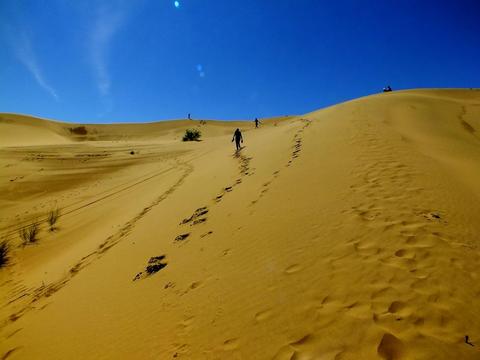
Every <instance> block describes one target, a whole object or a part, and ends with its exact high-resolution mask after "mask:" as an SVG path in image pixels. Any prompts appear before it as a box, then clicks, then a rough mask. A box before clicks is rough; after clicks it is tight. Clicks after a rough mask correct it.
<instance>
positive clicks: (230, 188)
mask: <svg viewBox="0 0 480 360" xmlns="http://www.w3.org/2000/svg"><path fill="white" fill-rule="evenodd" d="M224 190H225V191H226V192H230V191H232V190H233V189H232V187H231V186H227V187H226V188H225V189H224Z"/></svg>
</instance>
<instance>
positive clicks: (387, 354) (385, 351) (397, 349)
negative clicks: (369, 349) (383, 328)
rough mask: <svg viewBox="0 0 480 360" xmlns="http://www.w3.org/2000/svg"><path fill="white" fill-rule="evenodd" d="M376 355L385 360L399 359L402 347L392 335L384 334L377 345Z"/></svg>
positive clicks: (402, 351) (402, 350)
mask: <svg viewBox="0 0 480 360" xmlns="http://www.w3.org/2000/svg"><path fill="white" fill-rule="evenodd" d="M377 353H378V355H380V357H381V358H382V359H385V360H397V359H401V358H402V356H403V353H404V345H403V343H402V341H401V340H399V339H398V338H397V337H395V336H394V335H392V334H390V333H385V334H384V335H383V337H382V340H381V341H380V343H379V344H378V347H377Z"/></svg>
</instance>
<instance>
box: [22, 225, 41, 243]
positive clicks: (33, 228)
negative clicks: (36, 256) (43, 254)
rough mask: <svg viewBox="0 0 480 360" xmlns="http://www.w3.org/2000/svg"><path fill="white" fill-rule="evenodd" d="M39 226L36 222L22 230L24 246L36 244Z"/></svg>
mask: <svg viewBox="0 0 480 360" xmlns="http://www.w3.org/2000/svg"><path fill="white" fill-rule="evenodd" d="M38 230H39V228H38V224H37V223H36V222H34V223H32V224H31V225H29V226H27V227H24V228H22V229H20V238H21V239H22V240H23V244H24V245H27V244H33V243H34V242H36V241H37V240H38V239H37V235H38Z"/></svg>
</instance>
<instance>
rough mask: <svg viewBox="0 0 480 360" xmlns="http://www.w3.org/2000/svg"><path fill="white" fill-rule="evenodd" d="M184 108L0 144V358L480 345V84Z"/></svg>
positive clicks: (432, 350)
mask: <svg viewBox="0 0 480 360" xmlns="http://www.w3.org/2000/svg"><path fill="white" fill-rule="evenodd" d="M3 116H5V115H2V117H3ZM32 122H34V121H33V120H32ZM41 123H42V122H41V121H40V124H41ZM190 124H192V123H188V124H184V123H182V122H170V123H167V124H162V125H156V124H147V125H142V126H140V127H139V128H137V129H136V130H132V129H133V128H134V127H135V125H128V127H127V128H125V127H124V128H123V129H122V128H119V127H117V128H115V126H114V127H113V128H112V130H111V133H109V126H101V129H100V130H96V131H97V133H96V134H95V136H94V135H92V138H90V139H83V140H79V139H78V138H77V135H75V136H71V135H69V134H68V130H66V132H62V131H63V130H58V129H57V130H56V131H57V132H56V134H58V133H59V132H60V133H62V137H63V138H65V139H67V140H65V142H59V143H58V144H54V143H52V141H54V137H52V136H50V135H48V136H47V135H45V137H48V139H46V140H44V141H43V143H42V142H41V141H39V140H38V138H39V137H40V135H39V133H38V131H37V130H35V131H34V132H32V134H31V136H32V137H34V138H35V139H36V140H35V141H31V142H28V141H27V142H26V144H25V145H24V146H22V145H21V144H20V143H15V144H10V143H7V142H5V143H2V147H1V149H0V166H1V167H2V168H3V169H4V170H5V172H3V173H2V178H1V179H2V180H1V181H2V183H1V184H0V186H1V187H2V194H4V195H3V196H2V198H1V201H2V205H3V206H2V212H1V214H0V218H1V219H0V231H1V235H2V236H3V238H5V239H7V240H8V241H9V242H10V243H11V244H12V247H13V249H14V250H13V253H12V261H11V263H10V265H8V266H7V267H6V268H2V269H1V270H0V288H1V301H2V310H1V311H0V315H1V319H0V320H1V330H0V336H1V339H2V341H1V345H0V355H1V356H3V358H4V359H7V358H8V359H15V358H19V359H21V358H49V359H56V358H58V359H64V358H79V359H80V358H82V359H85V358H92V359H93V358H125V359H127V358H142V359H145V358H156V359H158V358H160V359H172V358H184V359H240V358H247V359H451V358H458V359H475V358H478V356H479V355H480V340H479V339H480V332H479V330H480V327H479V324H480V306H479V305H480V303H479V300H478V299H479V298H480V285H479V281H478V276H479V274H478V270H477V267H478V263H479V260H480V250H479V243H478V241H479V239H478V234H480V221H479V216H480V205H479V204H480V202H479V200H480V187H479V185H478V184H479V183H480V182H479V181H478V180H480V167H478V160H480V142H479V141H480V140H479V138H478V136H477V135H478V134H477V132H478V131H480V130H479V129H480V92H478V91H475V90H411V91H403V92H393V93H389V94H380V95H376V96H371V97H366V98H362V99H358V100H354V101H351V102H347V103H343V104H339V105H337V106H334V107H330V108H327V109H323V110H319V111H316V112H312V113H309V114H305V115H302V116H298V117H289V118H285V119H271V120H269V121H265V122H264V125H262V126H261V128H260V129H253V123H251V122H249V123H228V122H218V123H211V122H207V123H206V124H205V125H200V124H198V122H196V123H194V126H198V127H199V129H201V130H202V132H204V134H205V136H204V138H203V141H202V142H198V143H182V142H180V141H179V137H180V136H181V134H182V133H183V131H184V130H185V128H186V127H188V126H191V125H190ZM2 125H3V123H1V122H0V126H2ZM149 125H151V126H150V128H149ZM8 126H9V127H11V126H15V123H14V121H12V122H10V123H9V124H8ZM36 126H37V127H40V128H41V125H38V123H36ZM59 126H60V125H59ZM61 126H62V127H63V126H64V125H61ZM69 126H71V125H69ZM91 126H92V128H91V129H90V131H91V132H92V134H94V133H95V132H94V130H95V129H96V128H95V126H94V125H91ZM239 126H240V127H241V128H242V130H244V136H245V143H244V146H245V147H244V148H243V149H242V150H241V151H240V152H238V153H235V152H234V151H233V144H232V143H231V142H230V140H231V134H232V133H233V130H234V129H235V128H236V127H239ZM129 127H130V128H129ZM157 127H158V128H157ZM160 127H161V129H160ZM88 129H89V127H88V126H87V132H88V131H89V130H88ZM149 129H150V130H151V131H149ZM17 130H18V131H20V132H26V131H27V130H25V127H23V125H22V127H21V128H19V129H17ZM130 130H131V131H130ZM42 131H44V130H42ZM45 131H47V130H45ZM48 131H50V130H48ZM122 132H125V134H123V133H122ZM142 132H147V133H145V134H144V133H142ZM24 135H25V134H24ZM27 135H28V134H27ZM25 136H26V135H25ZM78 136H82V135H78ZM85 136H86V135H85ZM52 139H53V140H52ZM47 140H48V141H47ZM132 151H133V154H131V152H132ZM39 155H42V156H39ZM42 168H43V170H41V171H40V169H42ZM12 179H13V181H11V180H12ZM54 205H56V206H58V207H59V208H60V209H61V214H62V216H61V217H60V218H59V220H58V229H57V230H55V231H49V230H48V229H47V228H46V225H45V219H46V216H47V214H48V211H49V210H50V209H51V208H52V206H54ZM32 221H38V222H39V223H40V226H41V231H40V233H39V240H38V243H36V244H34V245H27V246H21V245H20V240H19V238H18V229H19V228H20V227H22V226H27V225H28V224H30V223H31V222H32ZM465 336H468V341H466V338H465ZM53 339H55V340H53Z"/></svg>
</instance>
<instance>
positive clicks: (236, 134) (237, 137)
mask: <svg viewBox="0 0 480 360" xmlns="http://www.w3.org/2000/svg"><path fill="white" fill-rule="evenodd" d="M233 140H235V145H236V147H237V151H238V150H240V149H241V146H240V142H241V143H242V144H243V137H242V132H241V131H240V129H237V130H235V132H234V133H233V138H232V142H233Z"/></svg>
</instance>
